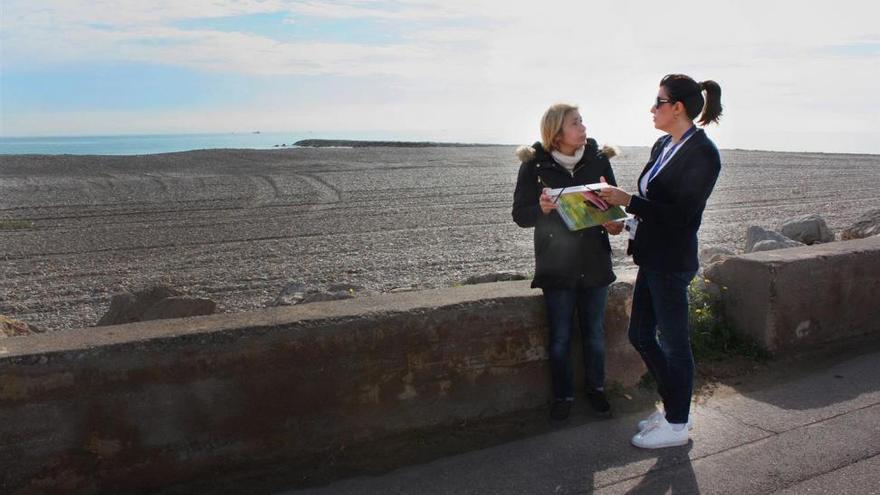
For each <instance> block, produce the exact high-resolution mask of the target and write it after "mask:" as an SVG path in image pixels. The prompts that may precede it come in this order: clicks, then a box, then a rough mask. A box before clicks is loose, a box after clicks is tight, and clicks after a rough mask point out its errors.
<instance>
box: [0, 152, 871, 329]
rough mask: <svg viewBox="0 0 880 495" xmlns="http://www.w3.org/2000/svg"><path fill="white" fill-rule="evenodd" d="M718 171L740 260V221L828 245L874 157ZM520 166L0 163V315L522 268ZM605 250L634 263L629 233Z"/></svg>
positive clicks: (503, 161)
mask: <svg viewBox="0 0 880 495" xmlns="http://www.w3.org/2000/svg"><path fill="white" fill-rule="evenodd" d="M623 152H624V153H623V156H621V157H618V158H615V159H614V160H613V161H612V163H613V165H614V168H615V173H616V175H617V178H618V182H619V183H620V184H621V185H623V186H624V187H625V188H629V189H630V190H632V189H633V186H634V184H635V181H636V178H637V176H638V174H639V172H640V171H641V169H642V166H643V165H644V162H645V161H646V159H647V155H648V149H647V148H624V150H623ZM722 160H723V171H722V175H721V177H720V179H719V183H718V185H717V186H716V189H715V192H714V194H713V195H712V198H711V199H710V203H709V207H708V209H707V211H706V214H705V217H704V226H703V228H702V230H701V243H702V246H704V247H708V246H723V247H727V248H731V249H734V250H738V249H741V248H742V245H743V243H744V236H745V231H746V228H747V227H748V226H749V225H761V226H764V227H769V228H774V227H776V226H777V225H778V224H779V223H780V222H781V221H782V220H784V219H787V218H789V217H792V216H796V215H800V214H807V213H818V214H820V215H822V216H823V217H824V218H825V219H826V221H827V222H828V224H829V226H830V227H831V229H832V230H833V231H835V232H837V233H838V234H839V232H840V231H841V230H842V229H844V228H845V227H847V226H849V225H850V224H851V223H852V221H853V218H854V217H855V216H857V215H859V214H861V213H862V212H864V211H866V210H868V209H870V208H876V207H877V205H878V204H880V192H878V189H877V188H876V184H878V183H880V156H877V155H846V154H820V153H772V152H762V151H740V150H725V151H722ZM518 166H519V164H518V163H517V161H516V159H515V158H514V147H511V146H498V147H485V148H482V147H478V148H413V149H408V148H357V149H350V148H324V149H314V148H297V149H286V150H266V151H259V150H205V151H192V152H185V153H169V154H161V155H145V156H72V155H55V156H39V155H24V156H22V155H18V156H13V155H5V156H0V225H7V227H0V314H6V315H9V316H12V317H14V318H18V319H21V320H24V321H27V322H29V323H32V324H35V325H37V326H39V327H41V328H43V329H48V330H64V329H71V328H79V327H88V326H92V325H94V324H95V323H96V322H97V321H98V319H99V318H100V317H101V316H102V315H103V314H104V313H105V312H106V311H107V309H108V307H109V301H110V297H111V296H112V295H113V294H114V293H117V292H121V291H129V290H137V289H139V288H143V287H145V286H148V285H151V284H156V283H164V284H169V285H172V286H175V287H177V288H180V289H183V290H185V291H188V292H189V293H191V294H193V295H197V296H201V297H208V298H211V299H213V300H215V301H217V302H218V304H219V306H220V308H221V310H222V311H227V312H239V311H247V310H253V309H257V308H261V307H265V306H268V305H271V304H272V303H273V301H274V300H275V299H276V297H277V296H278V294H279V293H280V292H281V291H282V289H283V288H284V287H286V286H287V285H288V284H291V283H300V284H304V285H305V286H307V287H312V288H315V289H325V288H327V287H329V286H331V285H333V284H339V283H344V284H350V285H352V286H354V287H355V295H359V294H368V293H380V292H387V291H391V290H395V289H408V288H431V287H441V286H451V285H455V284H457V283H460V282H461V281H462V280H464V279H465V278H467V277H468V276H471V275H478V274H484V273H489V272H494V271H498V270H516V271H520V272H523V273H526V274H528V273H530V272H531V271H532V269H533V253H532V232H531V230H530V229H521V228H519V227H517V226H516V225H515V224H514V223H513V222H512V220H511V216H510V208H511V203H512V195H513V186H514V183H515V180H516V173H517V169H518ZM4 220H5V221H10V220H14V221H22V222H6V223H5V224H4V223H3V221H4ZM12 225H15V228H12V227H11V226H12ZM22 226H23V227H24V228H21V227H22ZM613 246H614V254H615V263H616V264H617V265H618V266H624V265H626V264H628V263H629V261H628V259H627V258H626V257H625V255H624V254H623V250H624V239H623V238H622V237H618V238H615V239H614V240H613Z"/></svg>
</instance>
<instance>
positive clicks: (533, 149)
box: [516, 138, 620, 163]
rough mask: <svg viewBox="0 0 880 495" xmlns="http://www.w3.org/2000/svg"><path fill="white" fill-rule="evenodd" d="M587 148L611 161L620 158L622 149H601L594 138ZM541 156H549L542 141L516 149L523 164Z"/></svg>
mask: <svg viewBox="0 0 880 495" xmlns="http://www.w3.org/2000/svg"><path fill="white" fill-rule="evenodd" d="M586 147H587V150H586V151H589V149H590V148H594V149H596V150H597V152H598V153H600V154H602V155H605V157H607V158H609V159H611V158H614V157H615V156H620V149H619V148H618V147H617V146H612V145H608V144H603V145H602V148H601V149H599V148H598V145H597V144H596V140H595V139H593V138H588V139H587V144H586ZM539 154H547V152H546V151H544V147H543V146H542V145H541V142H540V141H538V142H536V143H535V144H533V145H531V146H520V147H519V148H517V149H516V157H517V158H519V160H520V161H521V162H523V163H526V162H529V161H531V160H534V159H535V157H537V156H538V155H539Z"/></svg>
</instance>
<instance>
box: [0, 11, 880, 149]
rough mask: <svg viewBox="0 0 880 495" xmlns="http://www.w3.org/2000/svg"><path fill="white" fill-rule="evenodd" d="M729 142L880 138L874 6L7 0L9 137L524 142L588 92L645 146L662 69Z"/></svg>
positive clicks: (0, 38)
mask: <svg viewBox="0 0 880 495" xmlns="http://www.w3.org/2000/svg"><path fill="white" fill-rule="evenodd" d="M668 73H685V74H688V75H691V76H692V77H694V78H695V79H697V80H705V79H712V80H715V81H717V82H718V83H719V84H720V85H721V88H722V104H723V105H724V115H723V117H722V121H721V124H720V125H719V126H717V127H715V126H709V127H708V129H707V132H709V134H710V136H711V137H712V138H713V139H714V140H715V141H716V143H717V144H718V145H719V147H722V148H744V149H764V150H777V151H820V152H850V153H875V154H876V153H880V90H878V89H877V87H878V82H877V81H878V80H880V2H876V1H875V0H859V1H857V0H838V1H836V2H833V3H828V2H822V3H812V2H804V1H803V0H798V1H794V0H761V1H755V0H735V1H734V0H731V1H725V0H719V1H713V2H693V1H676V0H668V1H664V2H656V1H652V2H648V1H642V0H632V1H627V0H609V1H588V0H580V1H553V0H547V1H544V2H523V1H517V0H502V1H496V0H437V1H421V0H407V1H394V0H389V1H368V0H340V1H332V2H330V1H294V0H241V1H232V0H186V1H178V0H155V1H149V0H138V1H125V0H116V1H107V0H57V1H51V0H2V2H0V136H3V137H11V136H50V135H103V134H152V133H156V134H165V133H201V132H250V131H254V130H260V131H263V132H282V131H283V132H293V133H306V132H308V133H311V134H312V135H315V136H316V137H320V136H321V135H322V134H327V135H330V134H333V133H338V132H345V133H349V134H350V133H364V134H365V135H366V134H369V135H370V136H372V137H374V138H375V137H387V138H390V139H427V140H436V141H457V142H484V143H504V144H521V143H522V144H524V143H530V142H533V141H535V140H537V139H538V138H539V127H538V124H539V121H540V118H541V115H542V113H543V112H544V110H545V109H546V108H547V107H548V106H550V105H551V104H553V103H556V102H568V103H573V104H576V105H579V107H580V109H581V114H582V115H583V118H584V121H585V123H586V125H587V132H588V133H589V134H590V135H591V136H593V137H595V138H596V139H597V140H598V141H599V142H600V143H611V144H618V145H622V146H648V145H650V144H651V143H653V141H654V140H655V139H656V138H657V137H658V136H659V135H660V134H661V133H660V131H658V130H656V129H654V128H653V125H652V122H651V115H650V105H651V101H652V100H653V98H654V96H655V95H656V92H657V85H658V83H659V81H660V79H661V78H662V77H663V75H665V74H668Z"/></svg>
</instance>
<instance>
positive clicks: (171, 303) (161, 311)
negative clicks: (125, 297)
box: [141, 296, 217, 321]
mask: <svg viewBox="0 0 880 495" xmlns="http://www.w3.org/2000/svg"><path fill="white" fill-rule="evenodd" d="M216 312H217V303H215V302H214V301H212V300H210V299H205V298H201V297H183V296H174V297H166V298H165V299H162V300H160V301H159V302H157V303H156V304H154V305H152V306H150V307H149V308H147V309H146V310H145V311H144V314H143V315H142V316H141V321H149V320H167V319H169V318H186V317H189V316H201V315H210V314H214V313H216Z"/></svg>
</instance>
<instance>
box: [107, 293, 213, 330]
mask: <svg viewBox="0 0 880 495" xmlns="http://www.w3.org/2000/svg"><path fill="white" fill-rule="evenodd" d="M216 311H217V304H216V303H215V302H214V301H211V300H210V299H203V298H195V297H188V296H186V295H184V294H183V293H182V292H180V291H178V290H176V289H174V288H172V287H166V286H162V285H157V286H153V287H149V288H146V289H144V290H141V291H137V292H134V293H132V292H125V293H122V294H116V295H114V296H113V298H112V299H111V300H110V309H109V310H108V311H107V314H105V315H104V316H103V317H101V319H100V320H98V324H97V325H98V326H104V325H121V324H124V323H133V322H136V321H149V320H164V319H168V318H185V317H188V316H200V315H209V314H213V313H215V312H216Z"/></svg>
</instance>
